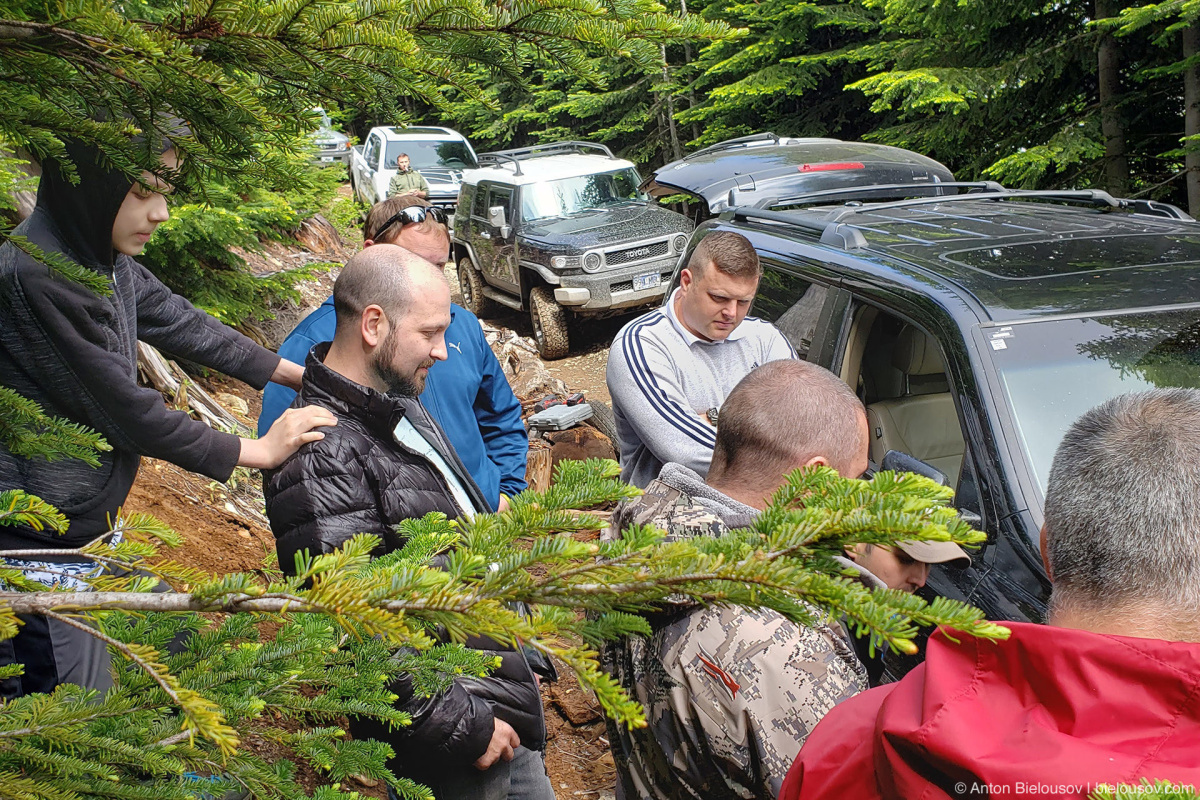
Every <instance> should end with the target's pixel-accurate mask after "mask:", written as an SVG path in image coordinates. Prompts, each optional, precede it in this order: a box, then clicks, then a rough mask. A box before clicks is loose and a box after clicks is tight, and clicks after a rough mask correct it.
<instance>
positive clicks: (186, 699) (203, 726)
mask: <svg viewBox="0 0 1200 800" xmlns="http://www.w3.org/2000/svg"><path fill="white" fill-rule="evenodd" d="M41 613H42V615H43V616H46V617H49V618H50V619H54V620H57V621H59V622H61V623H63V624H64V625H69V626H71V627H72V628H75V629H76V630H80V631H83V632H84V633H86V634H88V635H89V636H92V637H94V638H96V639H99V640H100V641H102V642H104V643H105V644H106V645H108V646H109V647H112V648H114V649H116V650H117V651H118V652H120V653H121V654H122V655H123V656H125V658H126V659H128V660H129V661H132V662H133V663H134V664H136V665H137V666H138V667H140V668H141V669H142V671H143V672H144V673H145V674H146V675H148V676H149V677H150V678H151V679H152V680H153V681H154V682H155V683H156V684H158V687H159V688H160V689H162V691H163V692H165V693H166V695H167V696H168V697H169V698H171V701H172V702H173V703H174V704H175V706H176V707H177V708H179V710H181V711H182V712H183V713H184V717H185V723H184V729H185V730H187V731H189V732H191V733H192V734H197V733H198V734H200V735H201V736H204V737H205V738H207V739H209V740H211V741H212V742H213V743H214V744H216V745H217V746H219V747H220V748H221V751H222V752H232V751H233V750H234V749H236V748H237V745H238V734H237V731H235V730H234V729H233V728H230V727H229V726H228V725H226V724H225V716H224V714H222V713H221V709H220V707H219V706H217V704H216V703H214V702H213V701H211V700H209V699H208V698H207V697H204V696H203V695H201V694H199V693H197V692H195V691H192V690H191V689H185V688H183V687H181V686H180V685H179V682H178V681H177V680H176V679H175V677H174V676H173V675H171V674H170V673H169V672H167V670H166V667H165V666H163V664H162V663H160V662H159V661H158V660H157V659H158V655H159V654H158V651H157V650H155V649H154V648H151V647H146V646H144V645H130V644H126V643H125V642H120V641H117V640H116V639H114V638H112V637H111V636H109V635H107V634H105V633H103V632H102V631H99V630H97V629H96V628H94V627H92V626H91V625H88V624H87V623H85V622H81V621H79V620H77V619H73V618H72V617H70V616H67V615H65V614H60V613H58V612H57V611H52V610H49V609H46V610H43V611H42V612H41Z"/></svg>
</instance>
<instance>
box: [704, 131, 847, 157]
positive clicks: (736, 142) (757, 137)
mask: <svg viewBox="0 0 1200 800" xmlns="http://www.w3.org/2000/svg"><path fill="white" fill-rule="evenodd" d="M840 141H841V139H830V138H825V137H800V138H797V137H794V136H779V135H778V134H775V133H772V132H771V131H766V132H764V133H752V134H750V135H749V136H738V137H737V138H736V139H726V140H725V141H723V142H717V143H716V144H710V145H709V146H708V147H704V148H701V149H700V150H697V151H696V152H694V153H688V155H687V156H685V159H687V158H695V157H696V156H701V155H708V154H709V153H719V152H721V151H722V150H734V149H736V148H738V147H745V146H747V145H751V144H755V143H757V142H771V143H772V144H794V143H799V142H840Z"/></svg>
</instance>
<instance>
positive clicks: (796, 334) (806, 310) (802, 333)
mask: <svg viewBox="0 0 1200 800" xmlns="http://www.w3.org/2000/svg"><path fill="white" fill-rule="evenodd" d="M764 266H765V269H764V270H763V276H762V280H761V281H760V282H759V284H758V294H757V295H756V296H755V298H754V307H753V314H754V315H755V316H756V317H759V318H760V319H765V320H766V321H767V322H771V323H773V324H774V325H775V327H776V328H778V329H779V332H780V333H782V334H783V335H784V338H786V339H787V340H788V341H789V342H791V344H792V347H794V348H796V353H797V354H798V355H799V356H800V357H801V358H807V357H808V351H809V349H810V348H811V347H812V342H813V336H814V335H815V334H816V330H817V322H818V321H819V320H820V318H821V309H822V308H823V307H824V306H825V298H826V296H827V295H828V293H829V290H828V289H826V288H825V287H824V286H821V285H819V284H815V283H812V282H811V281H807V280H805V279H804V278H801V277H800V276H798V275H793V274H792V273H790V272H784V271H782V270H779V269H776V268H772V267H771V266H770V265H764Z"/></svg>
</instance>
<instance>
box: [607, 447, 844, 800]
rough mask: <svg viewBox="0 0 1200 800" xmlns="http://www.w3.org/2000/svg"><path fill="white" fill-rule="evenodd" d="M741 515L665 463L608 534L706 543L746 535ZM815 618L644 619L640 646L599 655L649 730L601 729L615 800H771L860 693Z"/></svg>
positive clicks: (834, 627)
mask: <svg viewBox="0 0 1200 800" xmlns="http://www.w3.org/2000/svg"><path fill="white" fill-rule="evenodd" d="M685 470H686V472H685ZM695 484H699V486H697V485H695ZM690 491H694V492H696V494H691V493H689V492H690ZM722 498H723V499H724V501H725V502H724V503H722V502H721V499H722ZM747 509H748V507H747V506H744V505H742V504H741V503H737V502H736V501H734V500H732V499H731V498H727V497H725V496H724V495H720V494H719V493H717V492H715V491H714V490H713V489H712V488H711V487H708V486H707V485H704V484H703V482H702V481H701V480H700V478H699V476H698V475H696V474H695V473H694V472H692V471H691V470H687V469H686V468H685V467H680V466H679V465H670V464H668V465H667V467H664V469H663V472H662V475H661V476H660V478H659V480H656V481H654V482H653V483H651V484H650V485H649V486H648V487H647V488H646V491H645V494H643V495H642V496H641V497H639V498H637V499H635V500H633V501H630V502H628V503H626V504H623V505H622V506H621V507H620V508H619V509H618V511H617V513H616V514H614V518H613V524H614V528H616V529H617V530H623V529H624V528H626V527H628V526H629V525H631V524H648V525H656V526H658V527H660V528H663V529H664V530H666V531H667V533H668V534H669V535H671V536H677V537H692V536H713V535H720V534H722V533H724V532H725V531H726V530H728V529H729V528H730V527H739V526H742V525H745V524H746V521H747V520H745V519H742V517H743V516H744V514H745V512H746V510H747ZM751 511H752V510H751ZM814 616H816V617H817V619H818V622H816V623H815V624H813V625H811V626H805V627H799V626H797V625H794V624H793V623H791V622H789V621H787V620H786V619H784V618H783V617H781V616H779V615H778V614H776V613H774V612H772V611H755V612H747V611H744V610H742V609H739V608H731V607H710V608H696V607H694V606H693V607H690V608H675V609H673V610H667V611H664V612H663V613H661V614H658V615H655V616H654V617H653V618H652V622H651V625H652V627H653V629H654V635H653V636H651V637H650V638H649V639H646V638H643V637H630V638H629V639H628V640H626V641H625V642H623V643H621V644H619V645H615V646H611V647H609V648H607V649H606V651H605V653H604V661H605V667H606V668H607V669H608V670H609V671H610V673H611V674H612V675H613V676H614V678H616V680H617V681H618V682H619V683H620V684H621V685H622V686H623V687H624V688H625V689H626V690H627V691H628V692H629V693H630V695H631V696H632V697H633V698H634V699H635V700H637V701H638V702H639V703H641V704H642V706H643V707H644V708H645V709H646V719H647V722H648V723H649V724H648V726H647V727H646V728H642V729H639V730H636V731H626V730H624V729H620V730H618V729H617V726H615V725H613V724H612V723H611V722H610V723H609V734H610V738H611V741H612V743H613V755H614V758H615V760H616V762H617V765H618V770H617V772H618V781H619V788H620V795H623V796H624V798H625V800H634V798H656V800H677V799H680V798H692V799H695V798H704V799H705V800H725V798H730V799H731V800H732V799H733V798H738V800H742V799H743V798H756V799H761V800H774V798H775V797H776V796H777V795H778V793H779V788H780V785H781V784H782V782H783V778H784V776H785V775H786V774H787V770H788V768H789V767H790V766H791V764H792V761H793V760H794V759H795V758H796V754H797V753H798V752H799V751H800V746H801V745H802V744H803V743H804V740H805V739H806V738H807V737H808V734H809V733H810V732H811V731H812V729H813V728H814V727H815V726H816V724H817V723H818V722H819V721H820V720H821V718H822V717H823V716H824V715H825V714H826V712H828V711H829V709H831V708H833V706H834V705H836V704H837V703H839V702H841V701H842V700H845V699H846V698H848V697H851V696H852V695H855V694H857V693H858V692H861V691H863V690H864V689H866V688H867V676H866V671H865V670H864V668H863V666H862V665H861V664H860V663H859V661H858V659H857V658H856V657H855V654H854V648H853V646H852V645H851V643H850V641H849V640H848V639H847V637H846V634H845V631H844V630H843V629H842V627H841V626H840V625H839V624H838V623H837V622H831V621H828V620H825V619H822V618H821V617H820V614H819V612H816V611H815V610H814ZM620 795H619V796H620Z"/></svg>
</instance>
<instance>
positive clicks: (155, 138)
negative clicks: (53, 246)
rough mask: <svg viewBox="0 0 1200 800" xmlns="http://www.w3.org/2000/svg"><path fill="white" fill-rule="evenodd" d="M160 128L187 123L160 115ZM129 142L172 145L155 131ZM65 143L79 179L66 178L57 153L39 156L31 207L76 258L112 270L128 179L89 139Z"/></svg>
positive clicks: (174, 131) (181, 130) (161, 148)
mask: <svg viewBox="0 0 1200 800" xmlns="http://www.w3.org/2000/svg"><path fill="white" fill-rule="evenodd" d="M163 128H164V130H166V131H168V132H169V134H170V136H182V135H186V134H187V133H188V128H187V125H186V124H185V123H184V122H183V121H182V120H179V119H174V118H172V119H168V120H165V121H164V123H163ZM133 142H134V143H135V144H137V145H138V146H139V147H142V148H145V147H148V146H151V143H154V144H156V145H157V152H158V153H159V154H162V153H165V152H167V151H168V150H170V149H171V148H172V147H174V146H175V144H174V142H172V141H171V139H170V138H169V137H168V136H164V135H163V134H161V133H160V132H158V131H155V132H154V133H153V134H151V135H149V136H147V135H146V134H138V135H137V136H135V137H134V138H133ZM64 146H65V147H66V151H67V157H68V159H69V160H70V162H71V163H72V164H73V165H74V166H75V171H76V173H77V174H78V177H79V182H78V183H71V181H70V180H69V179H68V178H67V177H66V176H65V175H64V174H63V165H62V162H61V161H60V160H59V159H57V158H54V157H47V158H45V159H43V160H42V177H41V180H40V181H39V182H38V195H37V205H36V206H35V207H34V213H38V212H41V213H42V214H44V215H46V216H48V217H49V218H50V220H51V221H52V222H53V225H54V228H55V229H56V230H57V233H58V236H59V237H60V240H61V242H62V244H63V245H65V246H66V247H67V248H68V249H69V251H70V255H72V256H74V257H75V259H76V260H77V261H79V263H81V264H83V265H84V266H88V267H92V268H97V267H99V268H101V269H103V270H104V271H106V272H107V271H111V269H112V266H113V260H114V259H115V257H116V253H115V251H114V250H113V246H112V230H113V223H114V222H115V221H116V219H117V212H118V211H119V210H120V209H121V204H122V203H124V202H125V195H127V194H128V193H129V189H130V188H131V187H132V186H133V179H132V178H130V177H129V176H128V175H126V174H125V173H124V172H122V171H121V170H119V169H117V168H116V167H115V166H113V165H112V164H111V163H110V162H109V161H108V159H107V157H106V156H105V155H104V154H103V153H101V152H100V150H99V148H97V147H96V146H94V145H91V144H87V143H85V142H81V141H79V140H76V139H68V140H66V142H65V143H64Z"/></svg>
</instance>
